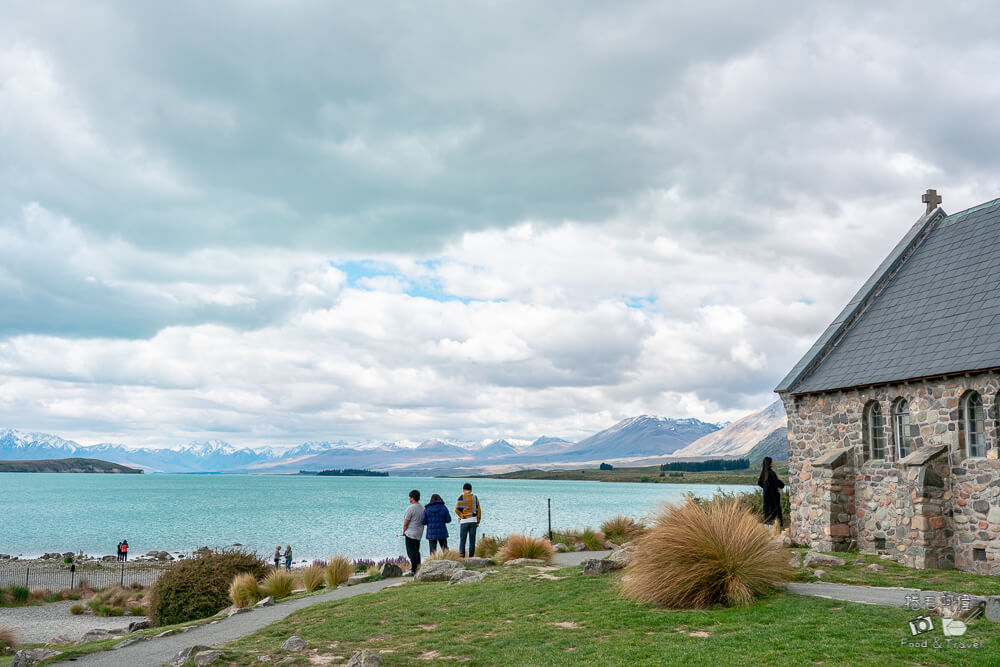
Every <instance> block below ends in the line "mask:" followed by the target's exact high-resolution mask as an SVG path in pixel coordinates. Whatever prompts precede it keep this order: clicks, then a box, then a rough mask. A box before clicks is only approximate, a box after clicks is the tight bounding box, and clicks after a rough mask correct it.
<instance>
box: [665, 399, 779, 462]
mask: <svg viewBox="0 0 1000 667" xmlns="http://www.w3.org/2000/svg"><path fill="white" fill-rule="evenodd" d="M674 456H677V457H692V458H693V457H698V458H706V457H719V456H727V457H734V458H739V457H748V458H749V459H750V462H751V463H756V462H757V461H760V460H762V459H763V458H764V457H765V456H770V457H771V458H773V459H776V460H779V461H784V460H787V459H788V417H786V416H785V407H784V406H783V405H782V404H781V401H775V402H774V403H772V404H771V405H769V406H767V407H766V408H764V409H763V410H761V411H759V412H755V413H753V414H752V415H747V416H746V417H744V418H743V419H738V420H737V421H734V422H733V423H732V424H730V425H728V426H726V427H725V428H723V429H720V430H718V431H716V432H714V433H709V434H708V435H706V436H704V437H702V438H700V439H698V440H695V441H694V442H692V443H691V444H690V445H688V446H687V447H684V448H683V449H679V450H677V451H676V452H674Z"/></svg>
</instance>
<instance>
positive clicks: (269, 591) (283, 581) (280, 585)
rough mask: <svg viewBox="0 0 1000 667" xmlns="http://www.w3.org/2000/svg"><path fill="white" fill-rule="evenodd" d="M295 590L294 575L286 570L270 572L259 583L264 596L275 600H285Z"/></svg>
mask: <svg viewBox="0 0 1000 667" xmlns="http://www.w3.org/2000/svg"><path fill="white" fill-rule="evenodd" d="M294 588H295V575H293V574H292V573H291V572H289V571H288V570H272V571H271V573H270V574H268V575H267V576H266V577H264V581H262V582H260V590H261V592H262V593H265V594H266V595H270V596H271V597H273V598H274V599H275V600H280V599H281V598H287V597H288V596H289V595H291V594H292V589H294Z"/></svg>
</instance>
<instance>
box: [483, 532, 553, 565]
mask: <svg viewBox="0 0 1000 667" xmlns="http://www.w3.org/2000/svg"><path fill="white" fill-rule="evenodd" d="M515 558H537V559H539V560H543V561H545V562H546V563H551V562H552V543H551V542H549V541H548V540H546V539H544V538H541V537H532V536H531V535H511V536H510V537H508V538H507V540H506V543H505V544H504V545H503V548H502V549H501V550H500V551H499V552H498V553H497V561H498V562H500V563H506V562H507V561H509V560H514V559H515Z"/></svg>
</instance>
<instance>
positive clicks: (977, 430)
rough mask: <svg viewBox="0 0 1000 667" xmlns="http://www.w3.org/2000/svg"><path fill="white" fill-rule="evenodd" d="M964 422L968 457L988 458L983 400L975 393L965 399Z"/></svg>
mask: <svg viewBox="0 0 1000 667" xmlns="http://www.w3.org/2000/svg"><path fill="white" fill-rule="evenodd" d="M962 420H963V425H964V427H965V453H966V455H968V456H969V458H982V457H984V456H986V438H985V435H986V423H985V422H986V420H985V418H984V417H983V399H982V397H981V396H980V395H979V394H978V393H976V392H974V391H973V392H970V393H969V394H968V395H967V396H966V397H965V405H964V406H963V409H962Z"/></svg>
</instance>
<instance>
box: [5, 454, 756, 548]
mask: <svg viewBox="0 0 1000 667" xmlns="http://www.w3.org/2000/svg"><path fill="white" fill-rule="evenodd" d="M464 481H466V480H462V479H430V478H417V477H308V476H294V475H287V476H286V475H271V476H264V475H82V474H81V475H76V474H44V473H0V553H6V554H11V555H22V556H23V557H33V556H38V555H40V554H42V553H45V552H50V551H57V552H66V551H73V552H80V551H82V552H84V553H87V554H91V555H103V554H110V553H114V549H115V545H116V544H117V543H118V542H119V541H120V540H122V539H127V540H128V542H129V545H130V553H131V554H144V553H146V552H147V551H150V550H153V549H156V550H161V549H162V550H166V551H185V552H188V551H191V550H193V549H195V548H197V547H199V546H202V545H207V546H210V547H221V546H228V545H231V544H234V543H237V542H238V543H240V544H243V545H244V546H247V547H250V548H253V549H255V550H257V551H259V552H260V553H262V554H265V555H268V554H271V553H273V551H274V547H275V546H276V545H277V544H279V543H280V544H281V545H286V544H291V545H292V549H293V552H294V554H295V559H296V561H298V560H300V559H303V558H307V559H312V558H327V557H329V556H331V555H333V554H338V553H342V554H345V555H347V556H350V557H352V558H381V557H385V556H397V555H402V554H403V553H404V549H403V544H402V538H401V537H399V534H400V532H401V529H402V516H403V510H404V509H405V508H406V504H407V495H408V494H409V491H410V489H414V488H416V489H419V490H420V492H421V494H422V499H423V500H424V501H426V500H427V499H428V498H430V495H431V494H432V493H438V494H440V495H441V496H442V497H443V498H444V500H445V503H446V504H447V505H448V507H450V508H453V507H454V504H455V500H456V499H457V498H458V496H459V494H460V493H461V490H462V484H463V482H464ZM467 481H470V482H471V483H472V485H473V490H474V492H475V493H476V495H478V496H479V499H480V502H481V503H482V507H483V523H482V526H481V527H480V535H482V534H489V535H508V534H510V533H514V532H523V533H530V534H534V535H543V534H545V533H546V531H547V515H546V508H547V499H549V498H551V499H552V525H553V528H555V529H559V528H584V527H587V526H590V527H594V528H598V527H599V526H600V524H601V522H602V521H604V520H605V519H608V518H610V517H612V516H614V515H616V514H626V515H629V516H632V517H635V518H643V517H647V516H649V515H651V514H652V513H653V512H655V511H656V510H657V509H658V508H659V507H660V506H662V504H663V503H665V502H672V501H677V500H680V499H681V497H682V495H683V494H684V493H686V492H693V493H695V494H696V495H698V496H711V495H712V494H713V493H714V492H715V491H716V489H718V488H720V487H718V486H715V485H702V484H690V485H683V484H638V483H636V484H629V483H600V482H577V481H541V480H499V479H473V480H467ZM722 488H724V489H726V490H727V491H734V490H752V489H755V487H743V486H727V487H722ZM453 521H454V518H453ZM449 530H450V532H451V536H452V537H451V541H450V542H449V546H457V543H458V529H457V523H452V524H449ZM425 550H426V543H425Z"/></svg>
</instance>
